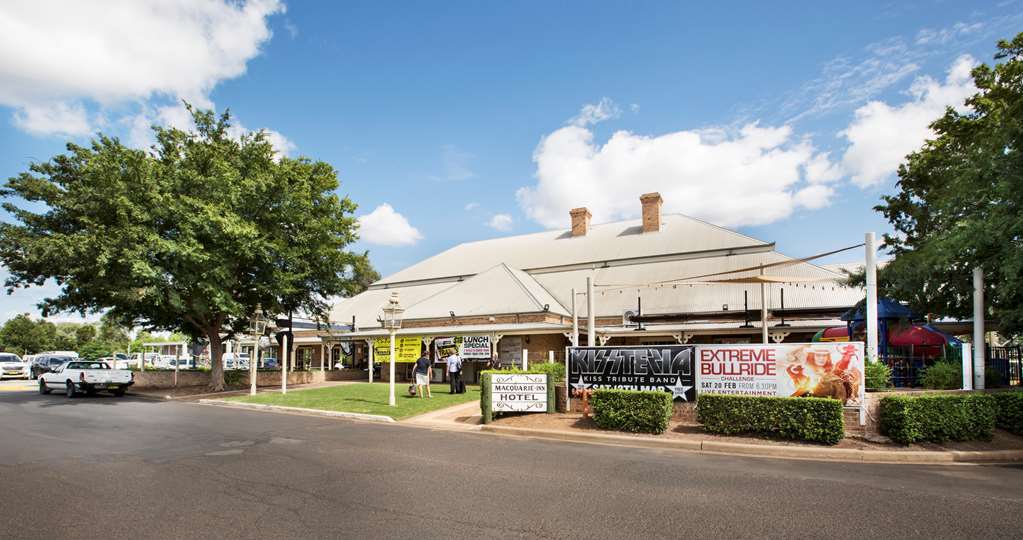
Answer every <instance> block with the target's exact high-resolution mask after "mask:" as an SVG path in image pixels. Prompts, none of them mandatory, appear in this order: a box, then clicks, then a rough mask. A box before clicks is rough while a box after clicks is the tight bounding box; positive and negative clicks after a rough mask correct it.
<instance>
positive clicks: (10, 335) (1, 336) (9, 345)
mask: <svg viewBox="0 0 1023 540" xmlns="http://www.w3.org/2000/svg"><path fill="white" fill-rule="evenodd" d="M56 330H57V328H56V327H55V326H54V325H53V324H52V323H48V322H44V321H33V320H32V319H31V318H30V317H29V316H28V315H27V314H20V315H16V316H14V317H11V318H10V319H7V320H6V321H5V322H4V324H3V326H2V327H0V350H2V351H6V352H13V353H16V354H19V355H22V356H24V355H26V354H35V353H38V352H42V351H46V350H52V349H53V348H54V337H55V335H56Z"/></svg>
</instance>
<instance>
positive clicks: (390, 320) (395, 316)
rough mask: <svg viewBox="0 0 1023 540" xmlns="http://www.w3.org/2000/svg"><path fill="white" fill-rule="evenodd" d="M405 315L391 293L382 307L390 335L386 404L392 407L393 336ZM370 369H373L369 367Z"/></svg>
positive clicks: (395, 296)
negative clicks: (388, 394)
mask: <svg viewBox="0 0 1023 540" xmlns="http://www.w3.org/2000/svg"><path fill="white" fill-rule="evenodd" d="M403 313H405V308H403V307H401V305H400V304H399V303H398V293H397V291H395V292H393V293H391V297H390V298H388V299H387V305H386V306H384V328H386V329H387V331H388V333H390V334H391V367H390V377H389V382H390V386H391V389H390V390H391V393H390V396H389V397H388V399H387V404H388V405H390V406H391V407H394V405H395V401H394V334H395V332H397V331H398V329H399V328H401V315H402V314H403ZM370 369H373V367H372V366H370Z"/></svg>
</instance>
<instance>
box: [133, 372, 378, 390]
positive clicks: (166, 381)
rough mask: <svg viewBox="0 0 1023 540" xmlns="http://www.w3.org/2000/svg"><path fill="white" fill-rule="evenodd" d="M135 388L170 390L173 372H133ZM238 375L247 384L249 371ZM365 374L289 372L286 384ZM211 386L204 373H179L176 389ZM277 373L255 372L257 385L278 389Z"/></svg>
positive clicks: (279, 377)
mask: <svg viewBox="0 0 1023 540" xmlns="http://www.w3.org/2000/svg"><path fill="white" fill-rule="evenodd" d="M134 373H135V385H134V388H136V389H138V390H157V389H161V388H173V387H174V386H175V385H174V372H173V371H136V372H134ZM229 373H240V375H239V379H238V381H239V383H238V384H239V385H241V386H248V385H249V372H248V371H244V372H229ZM364 375H365V373H364V372H362V371H361V370H340V371H337V370H335V371H324V372H321V371H320V370H310V371H292V372H291V373H288V384H289V385H298V384H315V383H321V382H324V381H350V380H360V379H361V378H362V377H363V376H364ZM209 384H210V374H209V372H206V371H179V372H178V384H177V386H207V385H209ZM280 385H281V372H280V371H259V372H257V373H256V386H280Z"/></svg>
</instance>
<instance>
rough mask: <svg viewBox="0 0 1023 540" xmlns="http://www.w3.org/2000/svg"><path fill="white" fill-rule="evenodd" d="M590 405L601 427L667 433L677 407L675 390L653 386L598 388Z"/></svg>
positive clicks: (591, 398) (595, 419)
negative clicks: (672, 395) (629, 388)
mask: <svg viewBox="0 0 1023 540" xmlns="http://www.w3.org/2000/svg"><path fill="white" fill-rule="evenodd" d="M590 407H591V408H592V410H593V421H594V422H596V423H597V425H598V426H600V427H601V428H603V429H614V430H618V431H631V432H633V433H664V431H665V430H666V429H668V421H669V420H671V413H672V410H673V405H672V399H671V394H669V393H667V392H659V391H653V390H645V391H637V390H612V389H598V390H594V391H593V396H592V397H590Z"/></svg>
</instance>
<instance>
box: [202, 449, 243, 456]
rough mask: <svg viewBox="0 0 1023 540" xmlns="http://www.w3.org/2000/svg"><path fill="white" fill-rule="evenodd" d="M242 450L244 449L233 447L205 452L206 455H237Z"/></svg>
mask: <svg viewBox="0 0 1023 540" xmlns="http://www.w3.org/2000/svg"><path fill="white" fill-rule="evenodd" d="M244 451H245V450H242V449H240V448H237V449H234V450H221V451H219V452H206V455H207V456H237V455H238V454H241V453H242V452H244Z"/></svg>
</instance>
